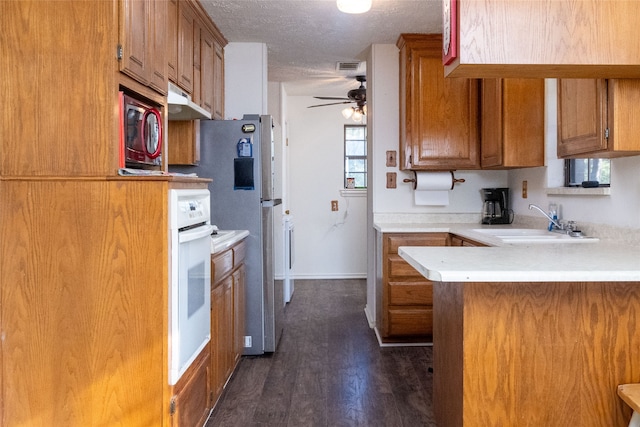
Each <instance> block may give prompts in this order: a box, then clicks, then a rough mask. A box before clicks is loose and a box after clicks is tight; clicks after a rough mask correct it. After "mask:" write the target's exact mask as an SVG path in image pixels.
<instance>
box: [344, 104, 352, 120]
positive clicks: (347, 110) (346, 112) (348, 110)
mask: <svg viewBox="0 0 640 427" xmlns="http://www.w3.org/2000/svg"><path fill="white" fill-rule="evenodd" d="M352 115H353V108H351V107H347V108H345V109H344V110H342V117H344V118H345V119H348V118H349V117H351V116H352Z"/></svg>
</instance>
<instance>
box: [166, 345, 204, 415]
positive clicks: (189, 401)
mask: <svg viewBox="0 0 640 427" xmlns="http://www.w3.org/2000/svg"><path fill="white" fill-rule="evenodd" d="M210 373H211V356H210V353H209V349H208V348H205V349H204V350H203V351H202V352H201V353H200V355H199V356H198V357H197V358H196V360H195V361H194V362H193V364H192V365H191V366H190V367H189V368H188V369H187V371H186V372H185V373H184V374H183V376H182V378H180V381H178V384H176V387H175V395H174V396H173V398H172V401H173V406H174V407H175V412H174V414H173V417H172V427H195V426H202V425H204V423H205V421H206V420H207V417H208V416H209V412H210V410H211V405H212V402H211V394H210V392H209V384H210V381H211V378H210Z"/></svg>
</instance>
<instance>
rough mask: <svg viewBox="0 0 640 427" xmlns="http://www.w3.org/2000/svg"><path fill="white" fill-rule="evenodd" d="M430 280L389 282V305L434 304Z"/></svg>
mask: <svg viewBox="0 0 640 427" xmlns="http://www.w3.org/2000/svg"><path fill="white" fill-rule="evenodd" d="M432 304H433V286H432V285H431V283H429V282H389V305H429V306H430V305H432Z"/></svg>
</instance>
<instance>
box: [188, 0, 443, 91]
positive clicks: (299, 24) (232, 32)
mask: <svg viewBox="0 0 640 427" xmlns="http://www.w3.org/2000/svg"><path fill="white" fill-rule="evenodd" d="M200 2H201V3H202V5H203V6H204V8H205V10H206V11H207V12H208V13H209V15H210V16H211V18H212V19H213V21H214V22H215V23H216V25H217V26H218V28H220V30H221V31H222V34H224V36H225V37H226V38H227V40H229V42H260V43H265V44H266V45H267V49H268V74H269V81H278V82H285V88H286V90H287V93H288V94H289V95H311V96H313V95H316V96H344V95H345V94H346V92H347V91H348V90H349V89H353V88H357V87H358V82H356V81H355V78H354V77H355V75H357V74H362V72H353V71H352V72H345V71H336V63H337V62H339V61H347V62H353V61H362V60H364V59H365V58H364V55H365V53H366V50H367V48H368V47H369V46H370V45H371V44H374V43H375V44H384V43H391V44H395V43H396V41H397V40H398V36H399V35H400V34H401V33H433V32H441V31H442V15H441V14H442V0H373V6H372V8H371V10H370V11H369V12H367V13H364V14H359V15H349V14H345V13H342V12H340V11H338V9H337V7H336V2H335V0H200ZM365 73H366V70H365Z"/></svg>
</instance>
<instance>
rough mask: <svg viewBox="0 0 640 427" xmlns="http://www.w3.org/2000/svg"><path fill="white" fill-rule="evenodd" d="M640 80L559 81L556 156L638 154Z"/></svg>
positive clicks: (583, 156) (619, 155)
mask: <svg viewBox="0 0 640 427" xmlns="http://www.w3.org/2000/svg"><path fill="white" fill-rule="evenodd" d="M638 117H640V79H558V157H560V158H589V157H595V158H598V157H603V158H607V157H621V156H635V155H639V154H640V139H638V135H640V120H638Z"/></svg>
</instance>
